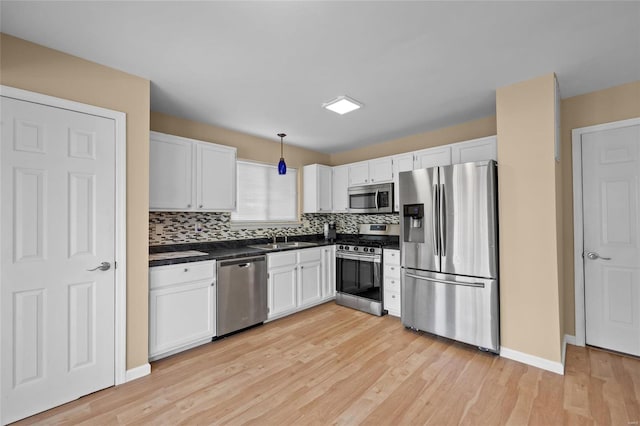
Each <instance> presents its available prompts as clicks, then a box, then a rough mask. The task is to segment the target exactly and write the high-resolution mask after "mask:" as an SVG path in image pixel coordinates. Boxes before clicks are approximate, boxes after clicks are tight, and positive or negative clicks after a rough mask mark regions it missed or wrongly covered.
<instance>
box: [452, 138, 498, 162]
mask: <svg viewBox="0 0 640 426" xmlns="http://www.w3.org/2000/svg"><path fill="white" fill-rule="evenodd" d="M497 158H498V154H497V145H496V137H495V136H489V137H487V138H480V139H473V140H470V141H466V142H460V143H456V144H453V145H451V160H452V163H453V164H460V163H469V162H472V161H483V160H496V159H497Z"/></svg>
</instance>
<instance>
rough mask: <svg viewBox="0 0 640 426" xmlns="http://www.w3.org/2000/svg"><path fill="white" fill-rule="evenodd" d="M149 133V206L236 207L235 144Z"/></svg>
mask: <svg viewBox="0 0 640 426" xmlns="http://www.w3.org/2000/svg"><path fill="white" fill-rule="evenodd" d="M150 136H151V139H150V146H149V156H150V158H149V209H150V210H159V211H228V210H234V209H235V207H236V149H235V148H232V147H228V146H224V145H217V144H213V143H209V142H201V141H197V140H194V139H188V138H183V137H179V136H173V135H167V134H163V133H158V132H150Z"/></svg>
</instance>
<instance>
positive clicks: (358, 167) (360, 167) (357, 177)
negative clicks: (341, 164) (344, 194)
mask: <svg viewBox="0 0 640 426" xmlns="http://www.w3.org/2000/svg"><path fill="white" fill-rule="evenodd" d="M368 183H369V162H368V161H361V162H359V163H353V164H349V186H358V185H366V184H368Z"/></svg>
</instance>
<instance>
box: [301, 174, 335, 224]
mask: <svg viewBox="0 0 640 426" xmlns="http://www.w3.org/2000/svg"><path fill="white" fill-rule="evenodd" d="M332 175H333V171H332V169H331V167H329V166H323V165H321V164H310V165H308V166H304V168H303V188H304V193H303V198H304V202H303V211H304V213H330V212H331V206H332V203H333V199H332V198H333V197H332V193H333V190H332V180H333V177H332Z"/></svg>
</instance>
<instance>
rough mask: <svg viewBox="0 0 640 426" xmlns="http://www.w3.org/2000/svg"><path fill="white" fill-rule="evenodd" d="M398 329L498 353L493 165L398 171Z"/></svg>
mask: <svg viewBox="0 0 640 426" xmlns="http://www.w3.org/2000/svg"><path fill="white" fill-rule="evenodd" d="M399 192H400V224H401V227H400V228H401V229H400V232H401V236H400V241H401V266H402V276H401V299H402V314H401V316H402V323H403V324H404V326H405V327H409V328H413V329H416V330H423V331H426V332H429V333H433V334H437V335H440V336H444V337H448V338H451V339H455V340H458V341H461V342H465V343H469V344H471V345H475V346H478V347H479V348H480V349H483V350H488V351H491V352H495V353H499V351H500V336H499V334H500V321H499V296H498V218H497V216H498V215H497V172H496V163H495V162H494V161H482V162H475V163H464V164H455V165H452V166H445V167H433V168H429V169H420V170H413V171H409V172H401V173H400V174H399Z"/></svg>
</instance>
